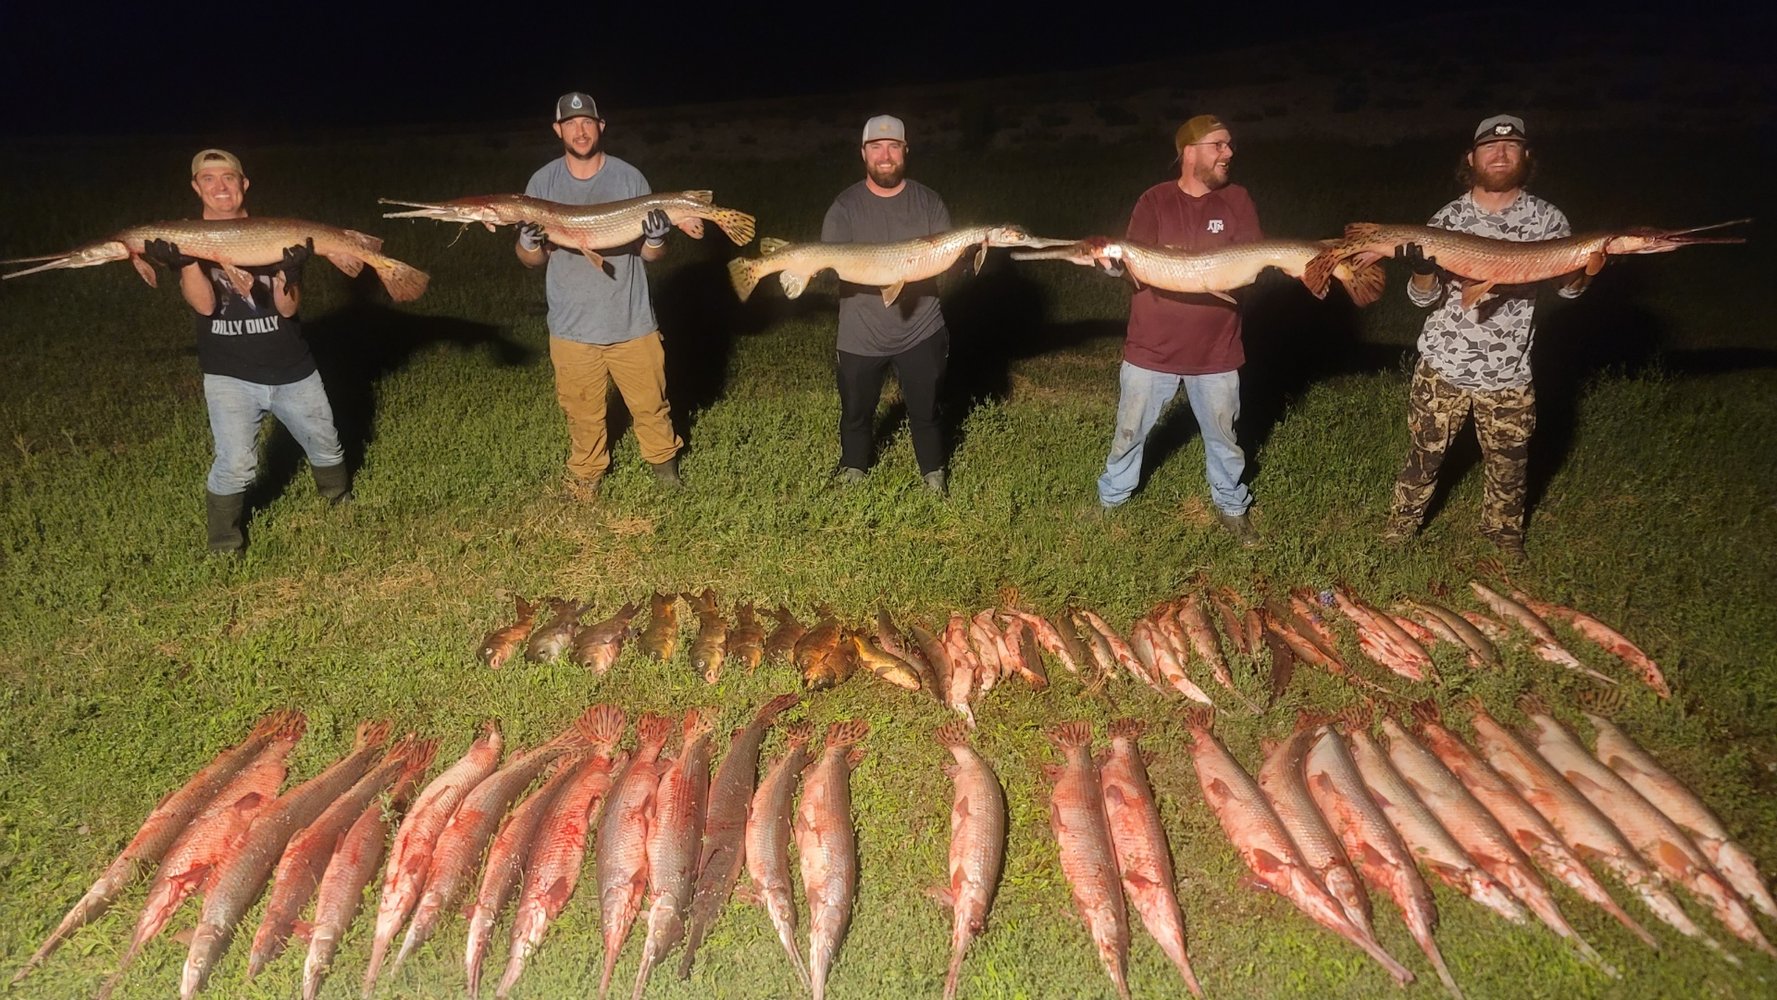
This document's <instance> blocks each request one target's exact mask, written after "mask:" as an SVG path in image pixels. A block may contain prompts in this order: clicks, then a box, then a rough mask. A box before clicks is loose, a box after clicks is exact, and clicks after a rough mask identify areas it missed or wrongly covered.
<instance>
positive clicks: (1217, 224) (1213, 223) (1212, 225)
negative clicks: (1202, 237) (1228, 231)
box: [1209, 219, 1222, 233]
mask: <svg viewBox="0 0 1777 1000" xmlns="http://www.w3.org/2000/svg"><path fill="white" fill-rule="evenodd" d="M1209 231H1210V232H1212V233H1219V232H1221V231H1222V220H1220V219H1211V220H1209Z"/></svg>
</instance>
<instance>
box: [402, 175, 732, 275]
mask: <svg viewBox="0 0 1777 1000" xmlns="http://www.w3.org/2000/svg"><path fill="white" fill-rule="evenodd" d="M377 203H378V204H382V205H404V206H407V207H408V208H409V209H411V211H406V212H385V213H383V218H385V219H435V220H437V221H439V222H459V223H462V224H463V225H465V226H467V225H473V224H475V223H478V222H479V223H481V224H482V225H483V226H486V227H487V230H488V231H489V232H493V229H494V227H495V226H517V225H525V224H530V225H533V226H542V227H543V234H544V235H545V236H547V237H548V238H549V242H551V243H554V244H555V245H557V246H562V247H568V248H570V249H573V250H578V251H580V252H581V253H583V254H585V255H586V259H587V260H590V261H592V263H593V265H594V266H595V267H601V268H602V267H603V266H604V257H602V256H601V255H600V254H599V252H598V251H600V250H612V249H616V248H617V247H624V246H628V245H629V244H631V243H634V242H636V241H637V240H639V239H641V238H642V220H643V219H645V218H647V216H648V213H649V212H652V211H654V210H655V209H659V210H660V211H662V212H665V213H666V217H667V219H668V220H670V221H671V222H672V224H673V225H675V226H678V227H679V229H680V230H681V231H682V232H684V233H685V235H687V236H690V237H691V238H692V239H698V240H701V239H703V224H704V221H705V220H706V219H707V220H708V221H710V222H713V223H715V224H716V226H717V227H718V228H720V229H721V230H722V232H723V233H725V234H727V236H728V238H729V239H731V240H733V241H734V245H735V246H745V245H747V244H748V243H751V242H752V241H753V231H754V230H753V217H752V216H750V215H748V214H747V213H745V212H741V211H738V210H736V209H732V208H722V207H720V206H718V205H717V204H716V203H715V193H714V192H711V191H670V192H662V193H659V194H647V195H643V196H641V197H640V198H627V199H624V200H623V201H607V202H605V203H603V204H599V205H564V204H562V203H561V202H558V201H545V200H544V199H542V198H532V197H531V196H529V195H523V194H480V195H471V196H470V197H467V198H453V199H452V200H450V201H437V202H425V201H395V200H394V199H392V198H378V199H377Z"/></svg>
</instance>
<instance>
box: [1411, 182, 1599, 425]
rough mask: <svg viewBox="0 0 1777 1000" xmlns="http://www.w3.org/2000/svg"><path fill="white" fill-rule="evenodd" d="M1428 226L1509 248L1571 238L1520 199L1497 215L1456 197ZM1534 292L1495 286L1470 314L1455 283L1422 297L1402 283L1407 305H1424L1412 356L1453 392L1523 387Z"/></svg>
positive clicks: (1536, 202) (1529, 199) (1555, 215)
mask: <svg viewBox="0 0 1777 1000" xmlns="http://www.w3.org/2000/svg"><path fill="white" fill-rule="evenodd" d="M1430 225H1432V226H1433V227H1435V228H1438V229H1449V230H1452V231H1454V232H1459V233H1470V234H1472V235H1475V236H1486V237H1489V238H1491V239H1496V240H1512V241H1514V242H1525V241H1528V240H1558V239H1562V238H1564V237H1567V236H1571V235H1573V231H1572V229H1570V228H1569V227H1568V225H1567V216H1565V215H1563V214H1561V210H1560V209H1558V208H1556V207H1555V206H1553V205H1551V204H1549V203H1548V202H1546V201H1544V200H1542V199H1541V198H1538V197H1537V196H1536V195H1533V194H1529V193H1527V192H1526V193H1520V194H1519V195H1518V197H1517V198H1516V199H1515V200H1514V201H1513V202H1512V203H1511V204H1510V205H1507V206H1506V207H1505V209H1504V210H1503V211H1501V212H1499V213H1497V214H1495V213H1492V212H1486V211H1482V209H1481V207H1480V206H1479V205H1476V204H1475V200H1474V198H1473V197H1472V196H1471V195H1469V194H1464V195H1463V196H1462V197H1460V198H1458V199H1456V200H1455V201H1453V202H1451V203H1450V204H1448V205H1445V206H1444V207H1443V208H1442V209H1439V210H1438V214H1436V215H1434V216H1432V217H1431V222H1430ZM1536 293H1537V286H1536V285H1497V286H1495V287H1494V288H1493V290H1492V291H1490V292H1488V293H1487V295H1486V297H1485V298H1483V299H1481V301H1480V302H1477V303H1476V304H1475V308H1473V309H1464V308H1462V284H1461V282H1458V281H1456V280H1455V279H1449V280H1446V281H1445V282H1444V283H1443V284H1442V286H1441V287H1438V288H1434V289H1433V290H1432V292H1431V293H1430V294H1429V295H1420V294H1419V292H1418V291H1417V290H1416V289H1414V287H1413V286H1412V285H1411V284H1408V286H1407V297H1408V298H1409V299H1411V300H1412V302H1413V304H1414V305H1416V306H1432V311H1431V314H1430V315H1428V316H1426V317H1425V326H1424V327H1423V328H1422V329H1421V330H1420V332H1419V353H1420V355H1421V356H1422V357H1424V358H1425V361H1426V363H1427V364H1429V365H1431V367H1432V370H1434V371H1436V372H1437V373H1438V374H1439V375H1442V376H1443V377H1444V378H1445V379H1447V380H1449V382H1450V384H1451V385H1454V386H1456V387H1457V388H1460V389H1470V390H1476V389H1479V390H1487V389H1515V388H1518V387H1520V386H1525V385H1529V384H1530V344H1531V341H1532V339H1533V338H1534V337H1535V334H1536V328H1535V325H1534V324H1533V322H1532V319H1533V317H1534V314H1535V312H1536ZM1578 294H1579V293H1578V292H1569V291H1567V289H1566V288H1565V287H1564V288H1562V290H1561V296H1562V297H1563V298H1572V297H1574V296H1575V295H1578ZM1440 296H1442V298H1443V301H1442V302H1441V303H1440V302H1438V299H1439V297H1440ZM1434 303H1436V304H1435V305H1434Z"/></svg>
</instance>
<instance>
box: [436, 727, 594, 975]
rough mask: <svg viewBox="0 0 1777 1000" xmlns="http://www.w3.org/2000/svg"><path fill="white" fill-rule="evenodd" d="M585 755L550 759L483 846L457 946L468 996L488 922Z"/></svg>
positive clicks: (517, 879)
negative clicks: (483, 854) (464, 932)
mask: <svg viewBox="0 0 1777 1000" xmlns="http://www.w3.org/2000/svg"><path fill="white" fill-rule="evenodd" d="M586 756H587V753H586V752H575V753H569V754H567V755H566V756H562V757H557V758H556V759H555V760H554V761H551V762H550V765H549V770H548V771H546V772H545V773H544V775H543V781H542V783H541V784H539V785H538V786H537V789H536V791H534V792H532V793H531V794H530V795H528V796H526V798H525V800H524V801H523V802H520V803H519V804H518V807H517V808H516V809H513V810H512V814H511V815H510V816H508V817H506V822H505V823H504V824H503V825H502V826H501V827H500V832H499V833H498V834H495V835H494V842H493V843H492V844H491V845H489V846H488V849H487V865H486V866H485V867H484V868H483V869H482V872H481V885H480V887H479V888H478V889H477V890H476V893H475V906H474V907H473V908H472V909H470V911H469V932H468V940H467V942H466V943H465V945H464V948H463V970H464V972H465V974H466V975H467V977H468V982H469V996H470V998H471V1000H474V998H476V997H479V996H481V969H482V966H483V965H484V964H485V963H486V961H487V950H488V948H489V946H491V945H492V944H493V942H494V924H495V922H497V921H498V920H499V919H500V912H501V911H502V910H504V909H505V908H506V904H507V903H509V902H511V901H512V894H513V893H514V892H515V891H516V890H517V889H518V888H519V886H520V883H521V881H522V879H523V877H524V869H525V866H526V865H527V864H529V862H530V853H531V844H532V842H533V841H535V840H536V839H537V830H538V828H539V827H540V826H541V825H542V823H543V818H544V817H545V816H546V815H547V814H548V813H549V810H550V809H551V808H552V807H553V806H554V805H555V800H556V797H557V796H559V795H560V794H561V792H562V789H564V788H566V787H567V786H568V784H569V782H570V781H571V780H572V779H573V778H574V775H575V772H577V771H578V770H579V769H580V765H581V764H582V763H584V762H585V760H586Z"/></svg>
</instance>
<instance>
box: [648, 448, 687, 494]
mask: <svg viewBox="0 0 1777 1000" xmlns="http://www.w3.org/2000/svg"><path fill="white" fill-rule="evenodd" d="M653 469H654V478H656V479H658V480H660V481H661V482H662V483H664V484H666V485H667V486H670V487H672V488H673V489H675V490H676V489H683V488H684V486H685V483H684V481H683V480H681V479H680V478H679V456H677V455H674V456H673V457H671V458H669V459H667V460H666V461H664V462H656V463H654V465H653Z"/></svg>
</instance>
